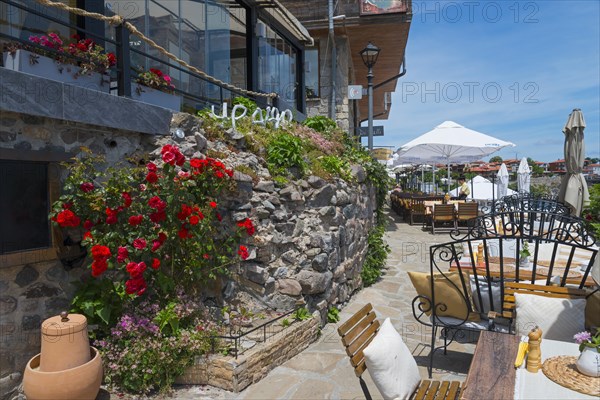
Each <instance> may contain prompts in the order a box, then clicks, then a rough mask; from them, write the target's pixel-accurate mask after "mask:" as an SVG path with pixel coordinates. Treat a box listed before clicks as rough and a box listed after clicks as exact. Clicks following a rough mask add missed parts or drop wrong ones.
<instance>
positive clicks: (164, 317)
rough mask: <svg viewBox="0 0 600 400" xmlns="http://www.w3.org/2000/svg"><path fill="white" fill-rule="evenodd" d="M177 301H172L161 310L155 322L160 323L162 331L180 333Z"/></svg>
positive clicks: (159, 326)
mask: <svg viewBox="0 0 600 400" xmlns="http://www.w3.org/2000/svg"><path fill="white" fill-rule="evenodd" d="M176 305H177V303H175V302H170V303H169V304H167V306H166V307H165V308H163V309H162V310H160V311H159V312H158V314H156V317H154V320H153V322H154V323H155V324H156V325H158V329H160V331H161V333H165V334H178V333H179V316H178V315H177V313H176V312H175V306H176Z"/></svg>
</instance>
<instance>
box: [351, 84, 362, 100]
mask: <svg viewBox="0 0 600 400" xmlns="http://www.w3.org/2000/svg"><path fill="white" fill-rule="evenodd" d="M362 96H363V87H362V86H361V85H348V100H360V99H362Z"/></svg>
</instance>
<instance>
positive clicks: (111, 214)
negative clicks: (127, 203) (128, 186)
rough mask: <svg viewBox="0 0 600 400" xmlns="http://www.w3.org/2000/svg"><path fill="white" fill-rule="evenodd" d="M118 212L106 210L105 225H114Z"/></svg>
mask: <svg viewBox="0 0 600 400" xmlns="http://www.w3.org/2000/svg"><path fill="white" fill-rule="evenodd" d="M118 215H119V211H118V210H112V209H110V208H108V207H107V208H106V223H107V224H109V225H110V224H116V223H117V221H118Z"/></svg>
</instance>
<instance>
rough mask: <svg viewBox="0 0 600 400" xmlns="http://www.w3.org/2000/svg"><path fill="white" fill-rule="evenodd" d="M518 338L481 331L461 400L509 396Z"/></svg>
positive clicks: (512, 390)
mask: <svg viewBox="0 0 600 400" xmlns="http://www.w3.org/2000/svg"><path fill="white" fill-rule="evenodd" d="M519 340H520V338H519V337H517V336H515V335H510V334H506V333H498V332H490V331H482V332H481V335H480V336H479V341H478V342H477V347H476V348H475V354H474V355H473V361H472V362H471V367H470V368H469V374H468V375H467V379H466V380H465V383H464V386H463V391H462V393H461V399H465V400H467V399H472V400H481V399H486V400H493V399H499V400H500V399H502V400H506V399H513V398H514V393H515V377H516V370H515V367H514V364H515V357H516V355H517V350H518V348H519Z"/></svg>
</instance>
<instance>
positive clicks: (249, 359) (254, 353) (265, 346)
mask: <svg viewBox="0 0 600 400" xmlns="http://www.w3.org/2000/svg"><path fill="white" fill-rule="evenodd" d="M319 326H320V325H319V323H318V319H317V318H311V319H308V320H306V321H301V322H296V323H293V324H292V325H291V326H289V327H288V328H286V329H284V330H282V331H281V332H279V333H277V334H275V335H273V336H271V337H269V338H268V339H267V341H265V342H262V343H260V344H258V345H256V346H254V347H253V348H252V349H250V350H248V351H246V352H245V353H244V354H242V355H240V356H239V357H237V358H235V357H232V356H227V357H223V356H210V357H198V358H197V359H196V360H195V362H194V365H192V366H191V367H189V368H188V369H187V371H186V372H185V374H184V375H182V376H181V377H179V378H178V379H177V381H176V383H179V384H184V385H206V384H208V385H211V386H216V387H219V388H222V389H226V390H230V391H233V392H236V393H237V392H240V391H242V390H244V389H245V388H246V387H248V386H249V385H251V384H253V383H255V382H258V381H260V380H261V379H262V378H264V377H265V376H267V374H268V373H269V372H270V371H271V370H272V369H274V368H275V367H278V366H279V365H281V364H283V363H284V362H286V361H287V360H289V359H290V358H292V357H294V356H295V355H297V354H299V353H300V352H301V351H302V350H304V349H306V348H307V347H308V345H309V344H310V343H312V342H314V341H315V340H316V339H317V336H318V334H319Z"/></svg>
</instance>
